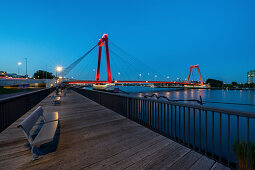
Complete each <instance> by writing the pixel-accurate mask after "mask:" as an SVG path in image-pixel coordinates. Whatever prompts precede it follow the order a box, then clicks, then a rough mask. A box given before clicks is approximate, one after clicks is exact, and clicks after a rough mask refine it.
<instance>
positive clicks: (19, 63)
mask: <svg viewBox="0 0 255 170" xmlns="http://www.w3.org/2000/svg"><path fill="white" fill-rule="evenodd" d="M21 65H22V63H21V62H18V75H19V71H20V66H21Z"/></svg>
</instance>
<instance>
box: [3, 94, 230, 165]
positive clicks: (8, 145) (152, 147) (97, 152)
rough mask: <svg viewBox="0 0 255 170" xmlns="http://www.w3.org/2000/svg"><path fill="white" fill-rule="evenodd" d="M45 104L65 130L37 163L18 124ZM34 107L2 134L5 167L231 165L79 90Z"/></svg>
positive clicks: (45, 148)
mask: <svg viewBox="0 0 255 170" xmlns="http://www.w3.org/2000/svg"><path fill="white" fill-rule="evenodd" d="M39 105H40V106H42V107H43V109H44V111H45V112H53V111H58V112H59V117H60V121H59V128H58V129H59V130H58V132H57V133H56V137H55V140H54V142H51V143H49V144H46V145H43V146H42V147H41V148H40V150H41V151H42V152H43V154H44V155H43V156H42V157H41V158H40V159H39V160H35V161H31V151H30V149H29V145H28V142H27V140H26V139H25V136H24V134H23V132H22V131H21V129H18V128H16V126H17V124H18V123H20V122H21V121H22V120H23V119H24V118H25V117H26V116H27V115H28V114H29V113H30V112H31V111H33V110H34V109H35V108H36V107H38V106H39ZM31 111H29V112H28V113H27V114H25V115H24V116H23V117H21V118H20V119H19V120H17V121H16V122H15V123H13V124H12V125H11V126H10V127H9V128H8V129H6V130H5V131H3V132H2V133H1V134H0V169H37V170H38V169H54V170H56V169H72V170H74V169H109V170H112V169H174V170H175V169H194V170H199V169H228V168H226V167H225V166H223V165H221V164H219V163H217V162H215V161H213V160H211V159H209V158H207V157H205V156H202V155H201V154H199V153H197V152H194V151H192V150H190V149H188V148H186V147H184V146H182V145H180V144H178V143H176V142H174V141H172V140H170V139H168V138H166V137H164V136H161V135H159V134H157V133H155V132H153V131H151V130H150V129H147V128H145V127H143V126H141V125H139V124H137V123H135V122H133V121H130V120H129V119H127V118H125V117H122V116H120V115H119V114H117V113H115V112H113V111H111V110H109V109H107V108H105V107H103V106H101V105H99V104H97V103H95V102H93V101H91V100H89V99H87V98H85V97H83V96H81V95H80V94H77V93H76V92H70V93H68V94H67V96H66V97H62V103H61V105H60V106H53V105H52V104H51V103H50V98H49V97H47V98H46V99H44V100H43V101H42V102H40V103H39V104H38V105H37V106H35V107H34V108H33V109H32V110H31Z"/></svg>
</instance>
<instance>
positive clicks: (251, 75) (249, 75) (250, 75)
mask: <svg viewBox="0 0 255 170" xmlns="http://www.w3.org/2000/svg"><path fill="white" fill-rule="evenodd" d="M254 75H255V70H250V71H249V72H247V83H248V84H249V83H255V77H254Z"/></svg>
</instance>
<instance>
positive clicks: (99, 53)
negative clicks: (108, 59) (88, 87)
mask: <svg viewBox="0 0 255 170" xmlns="http://www.w3.org/2000/svg"><path fill="white" fill-rule="evenodd" d="M103 45H104V43H103V42H102V39H100V40H99V42H98V60H97V73H96V81H98V80H99V73H100V63H101V51H102V46H103Z"/></svg>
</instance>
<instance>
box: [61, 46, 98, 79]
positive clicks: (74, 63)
mask: <svg viewBox="0 0 255 170" xmlns="http://www.w3.org/2000/svg"><path fill="white" fill-rule="evenodd" d="M97 45H98V44H97ZM97 45H95V46H94V47H92V48H91V49H90V50H89V51H88V52H86V53H85V54H84V55H83V56H81V57H80V58H78V59H77V60H76V61H74V62H73V63H72V64H70V65H69V66H68V67H67V68H66V69H64V70H63V73H62V75H63V77H64V76H66V75H67V74H68V73H69V72H70V71H71V70H72V69H73V68H74V67H75V66H76V65H77V64H79V63H80V62H81V61H82V60H83V59H84V58H85V57H86V56H87V55H88V54H89V53H90V52H91V51H93V50H94V49H95V48H96V47H97Z"/></svg>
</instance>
